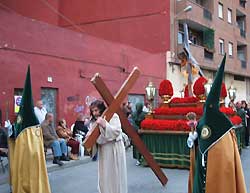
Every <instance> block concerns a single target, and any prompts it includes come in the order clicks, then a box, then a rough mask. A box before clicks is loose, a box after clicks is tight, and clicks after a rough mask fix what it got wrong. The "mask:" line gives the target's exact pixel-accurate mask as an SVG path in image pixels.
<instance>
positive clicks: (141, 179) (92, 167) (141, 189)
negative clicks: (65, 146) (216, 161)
mask: <svg viewBox="0 0 250 193" xmlns="http://www.w3.org/2000/svg"><path fill="white" fill-rule="evenodd" d="M241 159H242V164H243V169H244V173H245V179H246V184H247V189H248V192H250V149H244V150H243V152H242V155H241ZM127 167H128V190H129V193H163V192H164V193H186V192H187V179H188V171H187V170H176V169H164V172H165V174H167V176H168V178H169V182H168V184H167V186H166V187H162V186H161V184H160V183H159V181H158V180H157V178H156V177H155V175H154V174H153V172H152V171H151V170H150V169H149V168H148V167H140V166H136V165H135V160H133V159H132V152H131V150H129V151H128V152H127ZM49 179H50V184H51V189H52V193H78V192H79V193H98V192H97V162H88V163H85V164H82V165H79V166H75V167H71V168H65V169H62V170H58V171H54V172H51V173H49ZM0 192H1V193H8V186H7V185H2V186H0Z"/></svg>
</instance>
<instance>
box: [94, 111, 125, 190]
mask: <svg viewBox="0 0 250 193" xmlns="http://www.w3.org/2000/svg"><path fill="white" fill-rule="evenodd" d="M99 128H100V132H101V135H100V136H99V138H98V139H97V144H98V159H99V162H98V190H99V193H127V192H128V190H127V167H126V154H125V147H124V144H123V141H122V129H121V122H120V119H119V116H118V115H117V114H114V115H113V117H112V118H111V120H110V121H109V122H107V121H106V128H105V129H104V128H102V127H99Z"/></svg>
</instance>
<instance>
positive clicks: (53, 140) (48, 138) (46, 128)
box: [41, 113, 69, 166]
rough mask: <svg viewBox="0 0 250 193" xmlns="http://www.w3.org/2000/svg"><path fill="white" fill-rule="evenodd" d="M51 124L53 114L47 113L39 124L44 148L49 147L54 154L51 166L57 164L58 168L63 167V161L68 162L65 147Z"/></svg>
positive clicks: (63, 141)
mask: <svg viewBox="0 0 250 193" xmlns="http://www.w3.org/2000/svg"><path fill="white" fill-rule="evenodd" d="M52 123H53V114H51V113H47V114H46V116H45V120H44V121H43V122H42V123H41V127H42V130H43V140H44V145H45V147H51V148H52V149H53V152H54V160H53V164H58V165H59V166H62V165H63V162H61V161H60V160H63V161H69V158H68V157H67V156H66V154H67V145H66V141H65V140H64V139H61V138H59V137H58V136H57V134H56V130H55V128H54V127H53V125H52Z"/></svg>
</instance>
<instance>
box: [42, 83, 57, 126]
mask: <svg viewBox="0 0 250 193" xmlns="http://www.w3.org/2000/svg"><path fill="white" fill-rule="evenodd" d="M41 99H42V101H43V105H44V107H45V108H46V110H47V112H48V113H52V114H53V115H54V122H53V126H54V127H55V126H56V120H57V119H56V118H57V89H56V88H42V89H41Z"/></svg>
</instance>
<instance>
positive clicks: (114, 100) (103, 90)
mask: <svg viewBox="0 0 250 193" xmlns="http://www.w3.org/2000/svg"><path fill="white" fill-rule="evenodd" d="M139 75H140V71H139V69H138V68H137V67H135V68H134V69H133V71H132V72H131V73H130V75H129V77H128V78H127V79H126V81H125V82H124V83H123V85H122V86H121V88H120V90H119V91H118V92H117V94H116V95H115V97H114V96H113V95H112V94H111V92H110V91H109V89H108V87H107V86H106V85H105V83H104V81H103V80H102V78H101V77H100V75H99V74H98V73H97V74H95V76H94V77H93V78H92V79H91V82H92V84H93V85H94V86H95V88H96V89H97V91H98V92H99V93H100V95H101V96H102V98H103V100H104V101H105V102H106V104H107V105H108V108H107V109H106V110H105V111H104V113H103V114H102V116H105V117H106V120H107V121H109V120H110V119H111V118H112V116H113V114H114V113H117V114H118V115H119V117H120V120H121V124H122V128H123V129H124V131H125V132H126V133H127V134H128V135H129V137H130V138H131V140H132V142H133V144H134V145H135V146H136V147H137V149H138V151H139V152H140V153H141V154H142V155H143V157H144V158H145V160H146V161H147V163H148V165H149V167H150V168H151V169H152V170H153V172H154V173H155V175H156V176H157V177H158V179H159V180H160V182H161V184H162V185H166V184H167V181H168V179H167V177H166V176H165V174H164V173H163V171H162V170H161V168H160V167H159V165H158V164H157V163H156V161H155V160H154V158H153V156H152V155H151V154H150V152H149V151H148V149H147V147H146V145H145V144H144V143H143V142H142V140H141V138H140V137H139V135H138V134H137V133H136V131H135V130H134V129H133V127H132V126H131V125H130V123H129V121H128V119H127V117H126V115H125V114H124V113H123V111H122V109H121V108H120V106H121V103H122V102H123V101H124V99H125V98H126V96H127V94H128V91H129V89H131V88H132V87H133V85H134V83H135V82H136V80H137V79H138V78H139ZM99 135H100V131H99V128H98V127H95V129H94V130H93V131H92V133H91V134H90V135H89V136H88V137H87V138H86V139H85V141H84V146H85V148H87V149H91V148H92V147H93V145H94V144H95V143H96V140H97V138H98V137H99Z"/></svg>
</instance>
